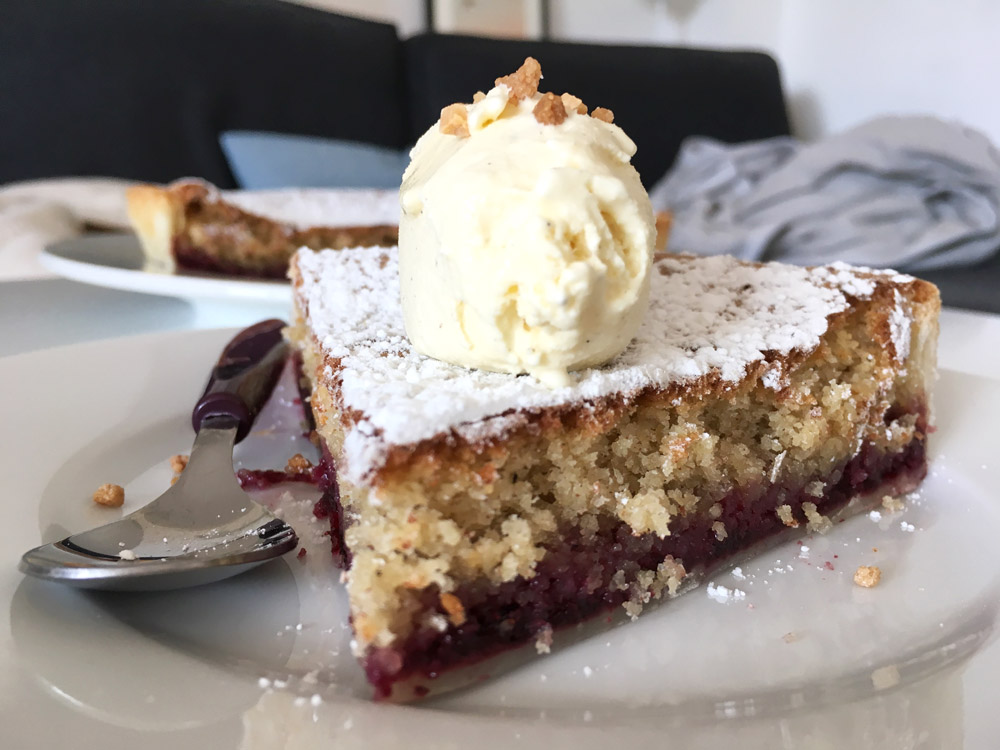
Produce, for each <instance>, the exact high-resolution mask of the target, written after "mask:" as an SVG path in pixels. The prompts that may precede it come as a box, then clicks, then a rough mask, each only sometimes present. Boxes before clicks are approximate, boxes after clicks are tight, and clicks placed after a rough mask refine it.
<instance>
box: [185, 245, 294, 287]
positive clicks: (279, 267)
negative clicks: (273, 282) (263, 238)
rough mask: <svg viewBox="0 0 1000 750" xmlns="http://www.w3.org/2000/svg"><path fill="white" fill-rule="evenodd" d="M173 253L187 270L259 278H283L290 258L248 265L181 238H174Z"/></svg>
mask: <svg viewBox="0 0 1000 750" xmlns="http://www.w3.org/2000/svg"><path fill="white" fill-rule="evenodd" d="M173 255H174V261H175V262H176V263H177V266H178V267H179V268H183V269H184V270H187V271H198V272H207V273H213V274H225V275H227V276H249V277H251V278H258V279H283V278H284V277H285V274H286V273H287V272H288V259H287V258H285V257H282V258H279V259H278V260H277V261H276V262H271V263H258V265H257V267H248V266H247V265H245V264H243V263H240V262H238V261H232V260H227V259H225V258H221V257H219V256H217V255H212V254H210V253H207V252H205V251H204V250H202V249H201V248H198V247H194V246H193V245H191V244H190V243H188V242H185V241H183V240H182V239H181V238H175V239H174V243H173Z"/></svg>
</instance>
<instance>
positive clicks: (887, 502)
mask: <svg viewBox="0 0 1000 750" xmlns="http://www.w3.org/2000/svg"><path fill="white" fill-rule="evenodd" d="M882 507H883V508H885V509H886V510H887V511H889V512H890V513H895V512H896V511H899V510H903V508H905V507H906V503H904V502H903V498H901V497H893V496H892V495H883V496H882Z"/></svg>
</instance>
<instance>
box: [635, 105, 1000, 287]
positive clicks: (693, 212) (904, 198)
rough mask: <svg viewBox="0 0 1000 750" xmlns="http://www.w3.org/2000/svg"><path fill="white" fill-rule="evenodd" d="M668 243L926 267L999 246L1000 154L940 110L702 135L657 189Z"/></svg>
mask: <svg viewBox="0 0 1000 750" xmlns="http://www.w3.org/2000/svg"><path fill="white" fill-rule="evenodd" d="M650 200H651V201H652V203H653V208H654V209H656V210H658V211H660V210H669V211H671V212H672V213H673V215H674V217H673V224H672V226H671V234H670V242H669V249H670V250H671V251H673V252H688V253H695V254H698V255H717V254H729V255H735V256H737V257H739V258H743V259H746V260H780V261H784V262H788V263H798V264H802V265H813V264H822V263H830V262H833V261H836V260H842V261H846V262H848V263H854V264H859V265H868V266H875V267H889V266H892V267H896V268H906V269H912V270H926V269H931V268H942V267H945V266H957V265H965V264H970V263H976V262H978V261H982V260H985V259H986V258H988V257H990V256H991V255H993V254H994V253H995V252H996V251H997V249H1000V152H998V151H997V149H996V148H995V147H994V146H993V145H992V144H991V143H990V141H989V139H987V138H986V137H985V136H984V135H982V134H981V133H979V132H977V131H975V130H973V129H971V128H968V127H965V126H963V125H961V124H958V123H953V122H944V121H942V120H938V119H935V118H932V117H884V118H879V119H876V120H871V121H869V122H867V123H865V124H863V125H860V126H858V127H856V128H853V129H851V130H848V131H846V132H845V133H842V134H840V135H837V136H834V137H831V138H827V139H825V140H822V141H819V142H816V143H812V144H802V143H800V142H798V141H796V140H795V139H792V138H772V139H768V140H764V141H757V142H753V143H746V144H740V145H735V146H732V145H727V144H723V143H719V142H717V141H714V140H711V139H708V138H702V137H693V138H689V139H688V140H686V141H685V142H684V144H683V146H682V147H681V152H680V154H679V156H678V158H677V162H676V163H675V165H674V167H673V168H672V169H671V171H670V172H668V173H667V175H665V176H664V177H663V179H661V180H660V181H659V182H658V183H657V184H656V185H655V186H654V187H653V189H652V190H651V191H650Z"/></svg>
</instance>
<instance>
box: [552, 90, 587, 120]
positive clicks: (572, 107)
mask: <svg viewBox="0 0 1000 750" xmlns="http://www.w3.org/2000/svg"><path fill="white" fill-rule="evenodd" d="M559 98H560V99H562V103H563V106H564V107H565V108H566V111H567V112H576V113H577V114H578V115H585V114H587V105H586V104H584V103H583V99H581V98H580V97H578V96H573V95H572V94H570V93H569V92H567V93H564V94H563V95H562V96H561V97H559Z"/></svg>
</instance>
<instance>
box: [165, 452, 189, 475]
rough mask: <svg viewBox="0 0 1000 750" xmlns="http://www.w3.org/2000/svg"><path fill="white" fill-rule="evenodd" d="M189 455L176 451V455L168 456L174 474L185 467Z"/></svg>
mask: <svg viewBox="0 0 1000 750" xmlns="http://www.w3.org/2000/svg"><path fill="white" fill-rule="evenodd" d="M189 458H190V456H186V455H185V454H183V453H178V454H177V455H176V456H171V457H170V470H171V471H172V472H174V474H180V473H181V472H182V471H184V469H186V468H187V465H188V460H189Z"/></svg>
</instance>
